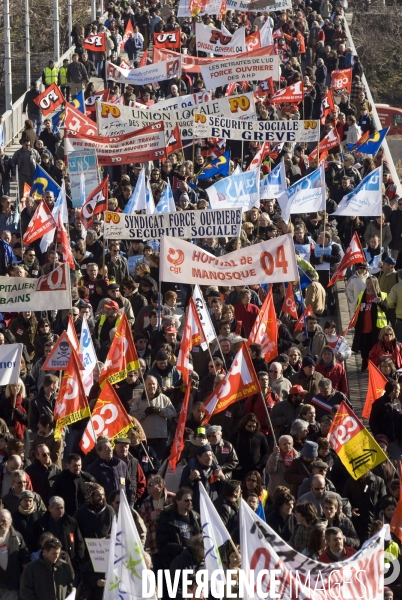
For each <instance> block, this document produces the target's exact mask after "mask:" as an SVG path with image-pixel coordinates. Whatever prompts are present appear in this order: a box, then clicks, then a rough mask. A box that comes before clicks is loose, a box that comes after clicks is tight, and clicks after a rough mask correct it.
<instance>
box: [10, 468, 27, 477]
mask: <svg viewBox="0 0 402 600" xmlns="http://www.w3.org/2000/svg"><path fill="white" fill-rule="evenodd" d="M23 475H26V473H25V471H24V469H17V470H16V471H13V472H12V473H11V475H10V477H11V479H17V477H22V476H23Z"/></svg>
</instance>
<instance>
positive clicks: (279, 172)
mask: <svg viewBox="0 0 402 600" xmlns="http://www.w3.org/2000/svg"><path fill="white" fill-rule="evenodd" d="M285 190H286V173H285V163H284V162H283V160H281V162H280V163H279V165H277V166H276V167H275V169H272V171H271V173H268V175H267V176H266V177H264V179H261V181H260V200H270V199H272V198H276V197H277V196H278V195H279V194H281V193H282V192H283V191H285Z"/></svg>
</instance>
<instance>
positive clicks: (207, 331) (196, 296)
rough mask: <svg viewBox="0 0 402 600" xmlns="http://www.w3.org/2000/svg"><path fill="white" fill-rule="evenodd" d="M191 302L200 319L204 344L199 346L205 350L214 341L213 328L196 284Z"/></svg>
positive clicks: (214, 332) (214, 333)
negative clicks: (192, 301)
mask: <svg viewBox="0 0 402 600" xmlns="http://www.w3.org/2000/svg"><path fill="white" fill-rule="evenodd" d="M193 300H194V303H195V306H196V308H197V312H198V316H199V317H200V321H201V325H202V328H203V330H204V335H205V339H206V342H204V343H203V344H201V348H202V349H203V350H206V348H208V345H209V344H210V343H211V342H212V341H213V340H215V339H216V331H215V327H214V326H213V325H212V321H211V317H210V316H209V312H208V309H207V307H206V305H205V301H204V296H203V295H202V292H201V290H200V286H199V285H198V284H197V283H196V284H195V286H194V291H193Z"/></svg>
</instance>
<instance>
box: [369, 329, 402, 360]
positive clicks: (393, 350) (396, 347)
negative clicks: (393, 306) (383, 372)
mask: <svg viewBox="0 0 402 600" xmlns="http://www.w3.org/2000/svg"><path fill="white" fill-rule="evenodd" d="M384 357H388V358H391V359H392V361H393V363H394V364H395V366H396V368H397V369H401V368H402V346H401V344H400V342H398V340H397V339H396V337H395V333H394V330H393V329H392V327H390V326H389V325H386V326H385V327H383V328H382V329H381V331H380V333H379V334H378V342H377V344H376V345H375V346H373V348H372V349H371V351H370V354H369V360H371V361H372V362H373V363H374V364H375V366H376V367H378V366H379V365H380V362H381V359H382V358H384Z"/></svg>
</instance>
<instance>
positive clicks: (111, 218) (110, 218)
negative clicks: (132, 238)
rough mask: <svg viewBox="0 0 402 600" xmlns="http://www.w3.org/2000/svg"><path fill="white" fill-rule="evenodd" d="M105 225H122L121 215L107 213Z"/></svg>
mask: <svg viewBox="0 0 402 600" xmlns="http://www.w3.org/2000/svg"><path fill="white" fill-rule="evenodd" d="M105 223H113V224H114V225H117V224H118V223H120V215H119V213H115V212H109V211H106V214H105Z"/></svg>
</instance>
